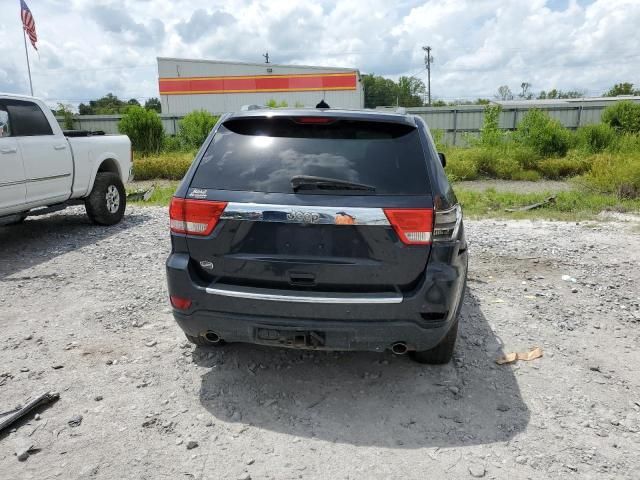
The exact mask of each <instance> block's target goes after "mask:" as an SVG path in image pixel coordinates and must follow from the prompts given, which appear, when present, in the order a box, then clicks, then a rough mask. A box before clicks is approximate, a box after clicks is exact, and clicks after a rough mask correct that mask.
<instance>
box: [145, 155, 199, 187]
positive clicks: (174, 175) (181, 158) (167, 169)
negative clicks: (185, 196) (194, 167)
mask: <svg viewBox="0 0 640 480" xmlns="http://www.w3.org/2000/svg"><path fill="white" fill-rule="evenodd" d="M194 156H195V152H184V153H163V154H160V155H156V156H152V157H141V158H136V159H135V160H134V162H133V172H134V174H135V179H136V180H149V179H156V178H162V179H166V180H180V179H182V177H184V174H185V173H186V172H187V170H188V169H189V166H191V162H193V158H194Z"/></svg>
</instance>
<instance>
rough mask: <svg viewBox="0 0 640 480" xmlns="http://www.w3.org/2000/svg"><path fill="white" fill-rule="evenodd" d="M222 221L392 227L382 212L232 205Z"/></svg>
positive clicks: (342, 208)
mask: <svg viewBox="0 0 640 480" xmlns="http://www.w3.org/2000/svg"><path fill="white" fill-rule="evenodd" d="M220 220H241V221H249V222H279V223H304V224H317V225H390V223H389V220H388V219H387V216H386V215H385V214H384V211H383V210H382V209H381V208H362V207H317V206H307V205H272V204H268V203H267V204H262V203H240V202H230V203H229V204H228V205H227V208H226V209H225V211H224V212H223V213H222V215H221V216H220Z"/></svg>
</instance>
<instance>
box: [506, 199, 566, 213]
mask: <svg viewBox="0 0 640 480" xmlns="http://www.w3.org/2000/svg"><path fill="white" fill-rule="evenodd" d="M553 203H556V196H555V195H552V196H550V197H548V198H545V199H544V200H543V201H541V202H537V203H532V204H531V205H525V206H524V207H516V208H505V209H504V210H505V212H527V211H529V210H535V209H536V208H540V207H545V206H547V205H551V204H553Z"/></svg>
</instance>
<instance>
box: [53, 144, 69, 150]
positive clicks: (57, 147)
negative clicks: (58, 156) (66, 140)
mask: <svg viewBox="0 0 640 480" xmlns="http://www.w3.org/2000/svg"><path fill="white" fill-rule="evenodd" d="M53 148H54V150H64V149H65V148H67V146H66V145H56V146H54V147H53Z"/></svg>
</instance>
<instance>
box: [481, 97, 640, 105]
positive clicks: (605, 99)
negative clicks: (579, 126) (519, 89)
mask: <svg viewBox="0 0 640 480" xmlns="http://www.w3.org/2000/svg"><path fill="white" fill-rule="evenodd" d="M622 100H632V101H634V102H640V96H634V95H619V96H617V97H580V98H547V99H535V100H495V101H493V102H492V103H496V104H498V105H502V106H503V107H535V106H538V105H540V106H542V105H566V104H570V103H598V102H607V103H608V102H619V101H622Z"/></svg>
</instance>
